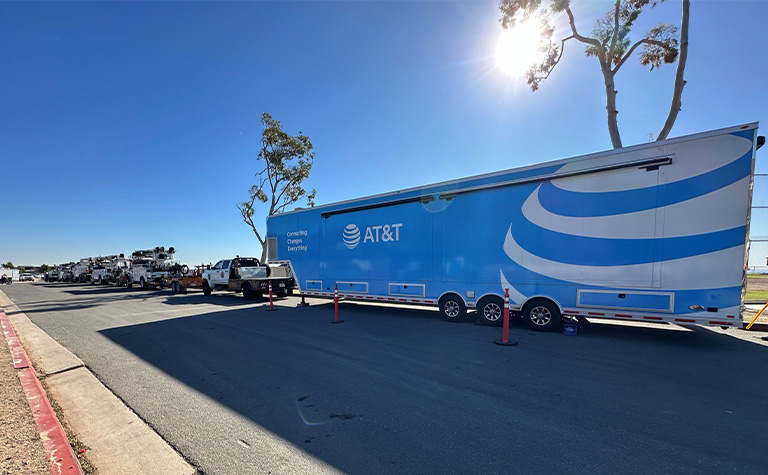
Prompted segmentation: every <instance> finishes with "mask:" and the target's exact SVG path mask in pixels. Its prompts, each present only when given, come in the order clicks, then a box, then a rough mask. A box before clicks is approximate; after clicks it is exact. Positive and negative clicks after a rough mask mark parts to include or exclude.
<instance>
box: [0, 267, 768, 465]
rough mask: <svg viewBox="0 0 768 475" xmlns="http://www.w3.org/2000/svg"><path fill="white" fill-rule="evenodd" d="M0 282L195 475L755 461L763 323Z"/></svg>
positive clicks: (764, 389) (765, 414)
mask: <svg viewBox="0 0 768 475" xmlns="http://www.w3.org/2000/svg"><path fill="white" fill-rule="evenodd" d="M3 291H4V292H5V293H6V294H7V295H8V296H9V297H10V298H11V299H12V300H13V301H14V302H15V303H16V304H17V305H18V306H19V307H20V309H21V310H22V311H24V312H25V313H26V314H27V315H28V316H29V318H30V319H31V320H32V321H33V322H34V323H36V324H37V325H38V326H39V327H41V328H42V329H43V330H44V331H46V332H47V333H48V334H50V335H51V336H52V337H53V338H54V339H56V340H57V341H59V342H60V343H61V344H63V345H64V346H65V347H67V348H68V349H70V350H71V351H72V352H74V353H75V354H76V355H77V356H78V357H79V358H80V359H82V360H83V362H84V363H85V364H86V366H87V367H88V368H89V369H90V370H91V371H92V372H93V373H94V374H96V375H97V377H98V378H99V379H100V380H101V381H102V382H103V383H104V384H105V385H106V386H107V387H108V388H109V389H110V390H112V391H113V392H114V393H115V394H116V395H117V396H118V397H119V398H120V399H122V400H123V401H124V402H125V403H126V404H127V405H128V406H129V407H130V408H131V409H132V410H133V411H135V412H136V413H137V414H138V415H139V416H140V417H141V418H142V419H143V420H144V421H146V422H147V423H148V424H149V425H150V426H152V427H153V428H154V429H155V430H156V431H157V432H158V433H159V434H160V435H161V436H162V437H163V438H165V439H166V440H167V441H168V442H169V443H170V444H171V445H173V446H174V447H175V448H176V449H177V450H178V451H179V452H180V453H181V454H182V455H183V456H184V457H185V458H186V459H187V460H188V461H190V462H191V463H192V464H194V465H195V466H196V467H197V468H198V469H199V470H200V471H202V472H203V473H206V474H241V473H273V474H280V473H323V472H325V473H335V472H346V473H356V474H371V473H408V474H414V473H430V474H433V473H462V474H464V473H573V474H595V473H606V474H607V473H610V474H615V473H642V474H649V473H660V474H661V473H664V474H670V473H681V474H682V473H755V474H758V473H759V474H763V473H765V467H768V451H766V450H765V448H766V442H768V436H766V433H765V428H766V427H768V405H766V404H765V401H766V394H768V378H766V377H765V374H766V368H767V367H768V347H767V346H766V342H765V341H763V340H761V339H760V336H762V335H765V334H756V333H748V332H745V331H741V330H734V329H730V330H728V331H723V330H720V329H717V328H715V329H712V328H701V327H694V328H682V327H678V326H672V325H659V326H651V325H642V324H635V325H628V324H620V323H615V324H595V323H592V324H585V323H582V324H580V326H579V334H578V335H577V336H565V335H563V334H561V333H536V332H532V331H529V330H527V329H526V328H525V327H523V326H522V324H521V323H518V322H513V324H512V328H511V331H510V337H511V338H513V339H515V340H517V341H518V342H519V345H518V346H515V347H501V346H497V345H494V344H493V340H494V339H497V338H499V336H500V333H501V330H500V329H499V328H492V327H485V326H480V325H475V324H473V323H472V322H469V321H468V322H464V323H448V322H444V321H442V320H441V319H440V318H439V316H438V314H437V313H436V312H434V311H422V310H415V309H410V308H395V307H381V306H370V305H362V304H353V303H343V304H342V305H341V312H342V315H341V316H342V318H343V319H344V320H345V323H343V324H341V325H331V324H330V321H331V320H332V318H333V305H332V303H327V302H326V303H322V304H317V303H318V302H320V301H312V302H313V305H312V306H310V307H307V308H297V307H296V303H297V302H298V299H296V298H288V299H285V300H282V301H279V302H278V308H279V310H278V311H276V312H266V311H265V305H264V303H263V302H256V303H254V302H251V301H247V300H244V299H243V298H242V297H241V296H235V295H232V294H226V293H217V294H214V295H211V296H209V297H206V296H204V295H202V294H199V293H190V294H188V295H173V294H171V293H170V292H167V291H166V292H158V291H141V290H135V289H134V290H128V289H124V288H114V287H96V286H88V285H75V284H47V283H42V282H35V283H31V284H25V285H12V286H5V287H4V288H3Z"/></svg>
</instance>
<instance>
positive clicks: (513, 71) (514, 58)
mask: <svg viewBox="0 0 768 475" xmlns="http://www.w3.org/2000/svg"><path fill="white" fill-rule="evenodd" d="M540 57H541V53H540V52H539V27H538V25H537V24H536V22H528V23H518V24H517V25H515V27H514V28H512V29H509V30H503V31H502V33H501V37H500V38H499V42H498V43H497V45H496V66H498V67H499V69H501V70H502V71H504V72H505V73H507V74H510V75H512V76H522V75H523V74H524V73H525V72H526V71H528V69H530V67H531V66H533V65H534V64H535V63H536V62H537V61H538V60H539V58H540Z"/></svg>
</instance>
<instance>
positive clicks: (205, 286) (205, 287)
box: [203, 280, 211, 295]
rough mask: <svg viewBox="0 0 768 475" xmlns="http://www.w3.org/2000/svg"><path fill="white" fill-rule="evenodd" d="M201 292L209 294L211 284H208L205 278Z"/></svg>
mask: <svg viewBox="0 0 768 475" xmlns="http://www.w3.org/2000/svg"><path fill="white" fill-rule="evenodd" d="M203 293H204V294H205V295H211V286H210V285H208V281H207V280H204V281H203Z"/></svg>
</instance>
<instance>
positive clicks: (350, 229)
mask: <svg viewBox="0 0 768 475" xmlns="http://www.w3.org/2000/svg"><path fill="white" fill-rule="evenodd" d="M343 239H344V245H345V246H347V247H348V248H349V249H354V248H356V247H357V245H358V244H360V228H358V227H357V226H355V225H354V224H348V225H347V227H346V228H344V235H343Z"/></svg>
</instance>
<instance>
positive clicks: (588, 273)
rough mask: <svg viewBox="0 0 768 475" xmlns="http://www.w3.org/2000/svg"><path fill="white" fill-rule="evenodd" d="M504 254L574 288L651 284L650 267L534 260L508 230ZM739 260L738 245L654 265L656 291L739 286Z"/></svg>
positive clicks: (740, 250)
mask: <svg viewBox="0 0 768 475" xmlns="http://www.w3.org/2000/svg"><path fill="white" fill-rule="evenodd" d="M504 252H505V253H506V254H507V256H508V257H509V258H510V259H512V260H513V261H514V262H516V263H517V264H519V265H521V266H522V267H525V268H526V269H528V270H530V271H532V272H535V273H537V274H541V275H544V276H547V277H551V278H553V279H558V280H564V281H568V282H571V283H575V284H585V285H595V286H601V287H616V286H622V287H638V288H648V287H651V285H652V281H653V270H654V269H653V266H654V263H648V264H634V265H621V266H586V265H577V264H565V263H562V262H557V261H552V260H549V259H545V258H543V257H539V256H536V255H534V254H531V253H530V252H528V251H526V250H525V249H523V248H522V247H520V245H519V244H518V243H517V241H515V238H514V237H513V236H512V228H511V227H510V228H509V229H508V230H507V237H506V239H505V240H504ZM743 260H744V246H743V245H742V246H735V247H731V248H728V249H723V250H720V251H715V252H710V253H707V254H700V255H697V256H693V257H684V258H681V259H672V260H668V261H664V262H661V263H656V265H657V266H662V267H663V271H662V272H660V273H658V275H663V276H664V279H663V281H662V282H660V285H661V287H659V289H673V290H680V289H685V290H696V289H715V288H721V287H737V286H740V285H741V275H742V269H741V266H734V265H733V263H734V262H742V261H743ZM712 269H717V270H716V271H713V270H712ZM594 276H599V277H594Z"/></svg>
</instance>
